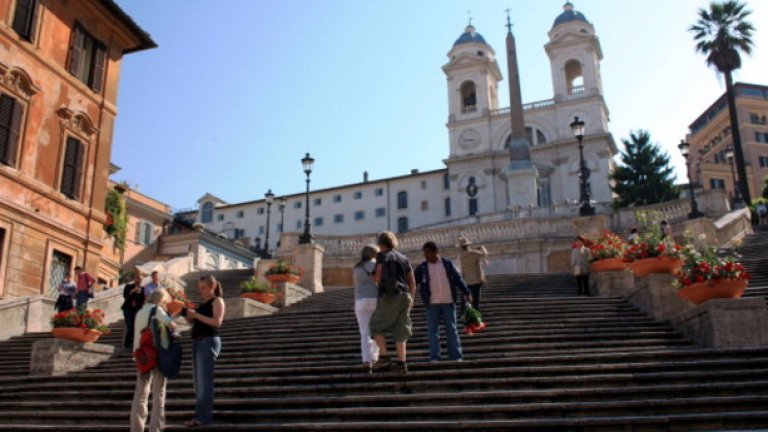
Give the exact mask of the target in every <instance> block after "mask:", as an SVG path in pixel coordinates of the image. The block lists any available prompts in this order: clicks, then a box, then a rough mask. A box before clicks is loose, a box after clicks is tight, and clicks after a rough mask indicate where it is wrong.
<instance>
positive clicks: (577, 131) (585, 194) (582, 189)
mask: <svg viewBox="0 0 768 432" xmlns="http://www.w3.org/2000/svg"><path fill="white" fill-rule="evenodd" d="M584 125H585V123H584V120H582V119H580V118H579V117H578V116H576V117H574V119H573V123H571V130H572V131H573V135H574V136H575V137H576V139H577V140H579V195H580V196H579V201H581V207H580V208H579V215H580V216H592V215H594V214H595V208H594V207H592V205H591V204H590V203H589V191H588V190H587V179H588V177H589V173H588V171H587V165H586V164H585V163H584V144H583V140H584Z"/></svg>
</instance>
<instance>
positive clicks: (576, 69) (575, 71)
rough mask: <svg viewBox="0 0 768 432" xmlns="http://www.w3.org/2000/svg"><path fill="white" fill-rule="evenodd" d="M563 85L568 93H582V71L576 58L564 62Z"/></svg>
mask: <svg viewBox="0 0 768 432" xmlns="http://www.w3.org/2000/svg"><path fill="white" fill-rule="evenodd" d="M565 87H566V89H567V90H568V94H579V93H584V73H583V72H582V70H581V63H579V61H578V60H568V61H567V62H566V63H565Z"/></svg>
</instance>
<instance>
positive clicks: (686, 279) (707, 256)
mask: <svg viewBox="0 0 768 432" xmlns="http://www.w3.org/2000/svg"><path fill="white" fill-rule="evenodd" d="M749 278H750V275H749V273H748V272H747V269H746V268H745V267H744V265H743V264H742V263H740V262H739V256H738V255H736V254H726V255H721V254H718V250H717V248H715V247H714V246H709V245H705V246H704V248H703V250H702V251H701V252H700V251H697V250H696V249H695V248H693V247H689V248H686V250H685V269H684V271H683V272H682V273H681V274H680V276H679V277H678V282H679V285H680V286H681V289H680V292H679V293H678V295H679V296H680V297H681V298H684V299H686V300H688V301H690V302H692V303H694V304H701V303H704V302H705V301H707V300H711V299H715V298H740V297H741V296H742V295H744V290H745V289H746V287H747V284H748V283H749Z"/></svg>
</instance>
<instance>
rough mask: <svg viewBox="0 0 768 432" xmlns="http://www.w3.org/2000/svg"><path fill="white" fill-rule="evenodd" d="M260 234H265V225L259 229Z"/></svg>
mask: <svg viewBox="0 0 768 432" xmlns="http://www.w3.org/2000/svg"><path fill="white" fill-rule="evenodd" d="M259 234H264V225H262V226H260V227H259Z"/></svg>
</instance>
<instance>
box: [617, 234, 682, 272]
mask: <svg viewBox="0 0 768 432" xmlns="http://www.w3.org/2000/svg"><path fill="white" fill-rule="evenodd" d="M639 239H640V240H639V241H638V242H637V243H635V244H630V245H628V246H627V249H626V252H625V253H624V261H625V262H627V263H629V266H630V268H631V269H632V271H633V272H634V273H635V276H637V277H643V276H648V275H649V274H651V273H671V274H678V273H680V270H681V269H682V267H683V255H682V247H681V246H680V245H678V244H677V243H675V240H674V239H673V238H671V237H668V236H665V235H664V234H663V233H662V232H661V228H660V227H659V224H657V223H654V224H647V223H646V224H644V226H643V229H642V230H641V234H640V236H639Z"/></svg>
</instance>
